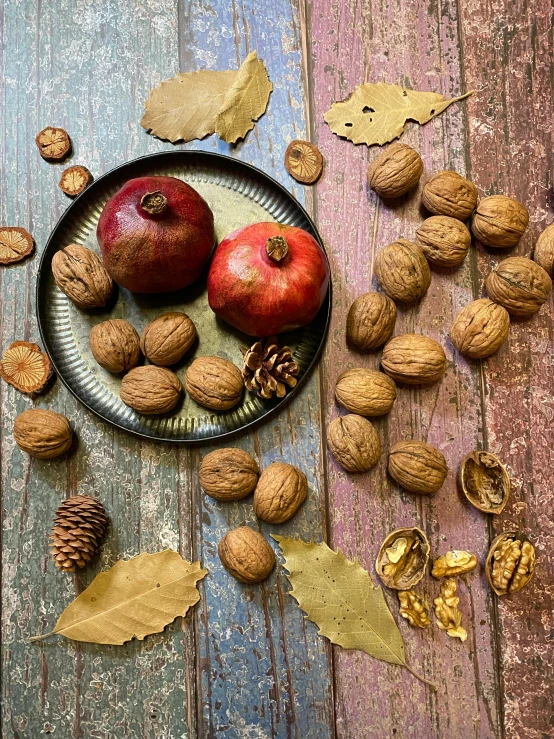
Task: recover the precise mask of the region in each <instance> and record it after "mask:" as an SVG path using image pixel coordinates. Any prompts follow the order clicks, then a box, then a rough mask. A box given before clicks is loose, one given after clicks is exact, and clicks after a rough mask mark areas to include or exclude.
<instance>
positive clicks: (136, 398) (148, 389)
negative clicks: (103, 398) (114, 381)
mask: <svg viewBox="0 0 554 739" xmlns="http://www.w3.org/2000/svg"><path fill="white" fill-rule="evenodd" d="M182 390H183V386H182V385H181V381H180V380H179V378H178V377H177V375H175V374H174V373H173V372H171V370H168V369H165V367H155V366H154V365H152V364H149V365H146V366H145V367H135V368H134V369H132V370H131V371H130V372H128V373H127V374H126V375H125V377H124V378H123V380H122V381H121V390H120V392H119V395H120V397H121V400H122V401H123V402H124V403H125V405H128V406H129V407H130V408H133V410H135V411H138V412H139V413H144V414H145V415H157V414H159V413H169V412H170V411H172V410H173V409H174V408H175V406H176V405H177V403H178V402H179V398H180V397H181V392H182Z"/></svg>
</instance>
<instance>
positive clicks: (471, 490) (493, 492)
mask: <svg viewBox="0 0 554 739" xmlns="http://www.w3.org/2000/svg"><path fill="white" fill-rule="evenodd" d="M460 483H461V486H462V491H463V493H464V495H465V496H466V498H467V499H468V500H469V502H470V503H471V505H473V506H475V508H478V509H479V510H480V511H484V512H485V513H502V511H503V510H504V508H505V506H506V503H507V502H508V498H509V497H510V477H509V475H508V472H507V471H506V468H505V467H504V465H503V464H502V462H501V461H500V460H499V459H498V457H496V456H495V455H494V454H491V453H490V452H484V451H480V450H478V449H476V450H475V451H473V452H471V453H470V454H466V456H465V457H464V458H463V459H462V462H461V464H460Z"/></svg>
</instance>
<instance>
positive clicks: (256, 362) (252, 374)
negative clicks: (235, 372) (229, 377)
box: [242, 336, 300, 399]
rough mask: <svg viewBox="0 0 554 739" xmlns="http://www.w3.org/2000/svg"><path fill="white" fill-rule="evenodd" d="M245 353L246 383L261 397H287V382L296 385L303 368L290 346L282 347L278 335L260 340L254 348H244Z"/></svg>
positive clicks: (243, 370)
mask: <svg viewBox="0 0 554 739" xmlns="http://www.w3.org/2000/svg"><path fill="white" fill-rule="evenodd" d="M242 353H243V356H244V363H243V366H242V376H243V378H244V384H245V385H246V388H247V389H248V390H250V391H251V392H255V393H257V394H258V395H259V397H260V398H266V399H268V398H271V397H272V396H273V394H275V395H276V396H277V397H278V398H284V397H285V395H286V392H287V385H288V386H289V387H294V386H295V385H296V383H297V379H296V376H297V375H298V372H299V369H300V368H299V367H298V365H297V364H296V362H295V361H294V359H293V357H292V352H291V350H290V348H289V347H288V346H283V347H279V345H278V343H277V338H276V337H275V336H270V337H269V338H267V339H263V340H262V341H257V342H256V343H255V344H253V345H252V346H251V347H250V349H246V348H245V347H243V348H242Z"/></svg>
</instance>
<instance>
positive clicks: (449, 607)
mask: <svg viewBox="0 0 554 739" xmlns="http://www.w3.org/2000/svg"><path fill="white" fill-rule="evenodd" d="M459 602H460V599H459V598H458V596H457V595H456V580H454V578H453V577H449V578H448V579H447V580H444V581H443V582H442V584H441V589H440V593H439V595H438V597H437V598H435V600H434V603H435V615H436V617H437V625H438V627H439V629H442V630H443V631H446V633H447V634H448V636H452V637H457V638H458V639H460V640H461V641H465V640H466V639H467V631H466V630H465V629H464V627H463V626H462V614H461V612H460V610H459V609H458V603H459Z"/></svg>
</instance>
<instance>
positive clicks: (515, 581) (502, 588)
mask: <svg viewBox="0 0 554 739" xmlns="http://www.w3.org/2000/svg"><path fill="white" fill-rule="evenodd" d="M534 573H535V547H534V546H533V545H532V544H531V542H530V541H529V539H528V538H527V537H526V536H525V534H521V533H519V532H518V531H505V532H504V533H503V534H499V535H498V536H497V537H496V538H495V539H494V541H493V542H492V544H491V548H490V550H489V554H488V556H487V562H486V565H485V574H486V576H487V580H488V582H489V585H490V586H491V588H492V589H493V590H494V592H495V593H496V594H497V595H506V594H507V593H517V592H518V591H519V590H521V589H522V588H524V587H525V586H526V585H527V583H528V582H529V580H530V579H531V578H532V577H533V575H534Z"/></svg>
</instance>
